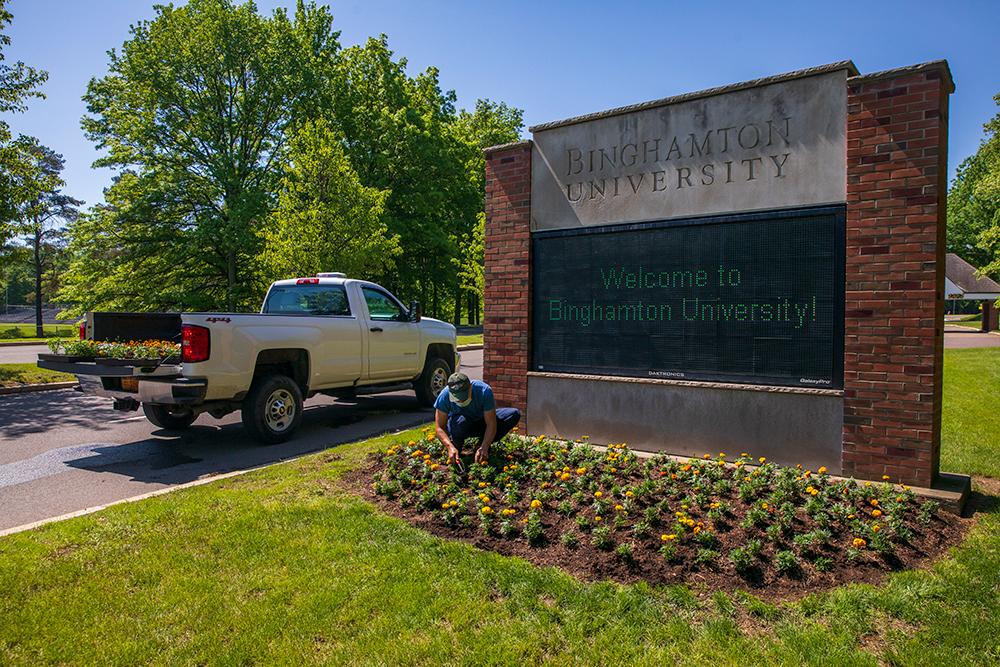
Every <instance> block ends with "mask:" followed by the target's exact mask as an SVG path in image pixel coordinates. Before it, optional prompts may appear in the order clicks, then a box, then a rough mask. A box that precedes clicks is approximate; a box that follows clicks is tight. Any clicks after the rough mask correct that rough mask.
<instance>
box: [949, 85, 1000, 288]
mask: <svg viewBox="0 0 1000 667" xmlns="http://www.w3.org/2000/svg"><path fill="white" fill-rule="evenodd" d="M993 99H994V100H995V101H996V102H997V104H1000V94H998V95H996V96H995V97H994V98H993ZM984 129H985V130H986V138H985V139H984V140H983V141H982V143H981V144H980V145H979V150H977V151H976V153H975V154H974V155H972V156H970V157H968V158H966V159H965V160H963V161H962V163H961V164H960V165H959V167H958V173H957V175H956V176H955V180H954V181H953V182H952V185H951V189H950V190H949V192H948V251H949V252H954V253H957V254H959V255H961V256H962V257H963V258H964V259H966V260H967V261H969V262H970V263H972V264H973V265H975V266H978V267H980V270H981V271H982V273H984V274H990V275H993V276H1000V113H998V114H997V115H996V116H994V117H993V119H992V120H990V121H989V122H988V123H986V124H985V125H984Z"/></svg>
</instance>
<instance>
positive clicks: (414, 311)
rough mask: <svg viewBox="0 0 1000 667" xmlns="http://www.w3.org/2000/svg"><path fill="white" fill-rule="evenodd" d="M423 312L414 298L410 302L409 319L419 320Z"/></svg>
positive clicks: (412, 320)
mask: <svg viewBox="0 0 1000 667" xmlns="http://www.w3.org/2000/svg"><path fill="white" fill-rule="evenodd" d="M421 316H423V312H422V310H421V308H420V302H419V301H417V300H416V299H414V300H413V301H411V302H410V321H411V322H419V321H420V318H421Z"/></svg>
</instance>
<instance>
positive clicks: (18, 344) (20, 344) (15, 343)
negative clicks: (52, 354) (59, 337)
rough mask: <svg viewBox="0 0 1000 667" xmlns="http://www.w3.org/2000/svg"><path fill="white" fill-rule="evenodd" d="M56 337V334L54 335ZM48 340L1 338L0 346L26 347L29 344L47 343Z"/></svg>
mask: <svg viewBox="0 0 1000 667" xmlns="http://www.w3.org/2000/svg"><path fill="white" fill-rule="evenodd" d="M53 338H55V336H53ZM46 343H48V341H45V340H24V341H21V340H14V341H10V340H0V347H26V346H28V345H45V344H46Z"/></svg>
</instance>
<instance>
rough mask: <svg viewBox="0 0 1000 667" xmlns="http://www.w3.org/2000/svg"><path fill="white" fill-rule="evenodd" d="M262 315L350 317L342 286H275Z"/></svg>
mask: <svg viewBox="0 0 1000 667" xmlns="http://www.w3.org/2000/svg"><path fill="white" fill-rule="evenodd" d="M262 312H264V313H274V314H281V315H350V314H351V307H350V306H349V305H348V303H347V293H346V292H345V291H344V286H343V285H276V286H275V287H272V288H271V291H270V293H268V295H267V301H265V302H264V309H263V311H262Z"/></svg>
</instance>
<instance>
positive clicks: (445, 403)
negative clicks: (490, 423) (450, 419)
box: [434, 380, 497, 419]
mask: <svg viewBox="0 0 1000 667" xmlns="http://www.w3.org/2000/svg"><path fill="white" fill-rule="evenodd" d="M471 384H472V400H471V401H469V404H468V405H466V406H461V405H459V404H458V403H455V402H453V401H452V400H451V395H450V394H449V393H448V387H445V388H444V390H442V392H441V393H440V394H438V397H437V400H436V401H434V407H435V408H437V409H438V410H440V411H441V412H446V413H448V416H451V415H456V414H457V415H462V416H463V417H465V418H466V419H482V418H483V415H484V414H485V413H487V412H489V411H490V410H496V409H497V404H496V402H495V401H494V400H493V390H492V389H490V386H489V385H488V384H486V383H485V382H480V381H479V380H473V381H472V383H471Z"/></svg>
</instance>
